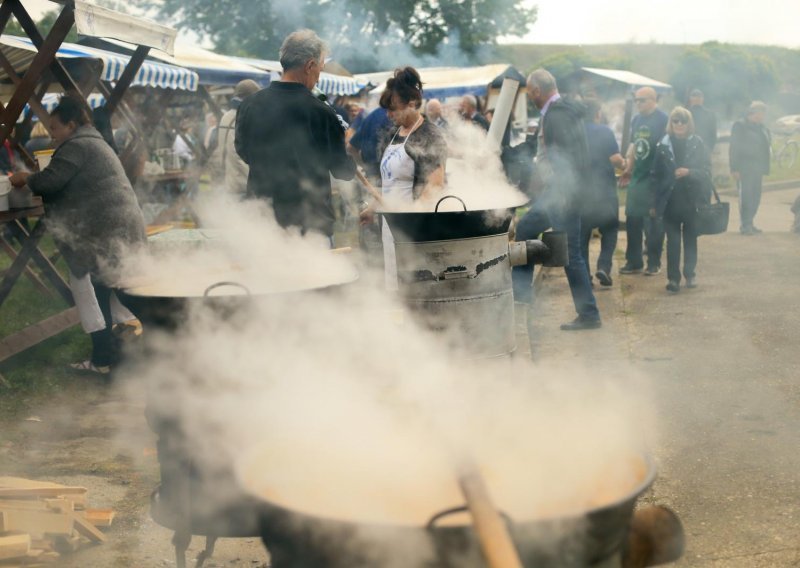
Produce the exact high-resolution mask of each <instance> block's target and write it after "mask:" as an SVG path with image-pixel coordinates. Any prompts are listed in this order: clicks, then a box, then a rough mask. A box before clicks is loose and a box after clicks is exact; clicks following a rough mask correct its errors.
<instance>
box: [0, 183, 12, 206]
mask: <svg viewBox="0 0 800 568" xmlns="http://www.w3.org/2000/svg"><path fill="white" fill-rule="evenodd" d="M9 193H11V182H10V181H9V180H8V178H7V177H6V176H0V211H8V194H9Z"/></svg>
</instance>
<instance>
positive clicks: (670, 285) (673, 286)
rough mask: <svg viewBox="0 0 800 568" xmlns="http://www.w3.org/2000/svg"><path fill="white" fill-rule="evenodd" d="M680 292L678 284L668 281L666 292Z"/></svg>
mask: <svg viewBox="0 0 800 568" xmlns="http://www.w3.org/2000/svg"><path fill="white" fill-rule="evenodd" d="M680 291H681V285H680V284H679V283H678V282H675V281H674V280H670V281H669V282H668V283H667V292H680Z"/></svg>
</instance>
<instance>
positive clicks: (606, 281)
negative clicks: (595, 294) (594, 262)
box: [594, 270, 614, 286]
mask: <svg viewBox="0 0 800 568" xmlns="http://www.w3.org/2000/svg"><path fill="white" fill-rule="evenodd" d="M594 275H595V277H596V278H597V281H598V282H600V285H602V286H611V285H612V284H613V283H614V281H613V280H612V279H611V276H609V275H608V272H606V271H605V270H598V271H597V272H595V273H594Z"/></svg>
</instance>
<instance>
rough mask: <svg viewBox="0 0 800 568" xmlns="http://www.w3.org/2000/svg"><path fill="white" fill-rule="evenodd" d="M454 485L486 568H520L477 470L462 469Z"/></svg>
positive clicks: (515, 551) (516, 556) (515, 552)
mask: <svg viewBox="0 0 800 568" xmlns="http://www.w3.org/2000/svg"><path fill="white" fill-rule="evenodd" d="M458 485H459V486H460V487H461V493H463V495H464V498H465V499H466V500H467V507H468V508H469V512H470V514H471V515H472V523H473V526H474V527H475V532H476V533H477V535H478V541H479V542H480V545H481V551H482V552H483V556H484V558H485V559H486V563H487V564H488V565H489V568H522V561H521V560H520V558H519V554H518V553H517V549H516V548H515V547H514V543H513V542H512V540H511V535H510V534H508V528H507V527H506V524H505V522H503V519H502V518H501V517H500V514H499V513H498V512H497V509H496V508H495V506H494V504H493V503H492V498H491V496H490V495H489V489H488V488H487V487H486V484H485V483H484V481H483V477H482V476H481V474H480V472H479V471H478V468H477V467H474V466H466V467H464V468H463V469H462V471H461V474H460V475H459V477H458Z"/></svg>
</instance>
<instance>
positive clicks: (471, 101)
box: [461, 95, 478, 109]
mask: <svg viewBox="0 0 800 568" xmlns="http://www.w3.org/2000/svg"><path fill="white" fill-rule="evenodd" d="M461 100H462V101H464V102H465V103H467V104H468V105H469V106H470V107H472V108H474V109H477V108H478V99H476V98H475V95H464V96H463V97H461Z"/></svg>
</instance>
